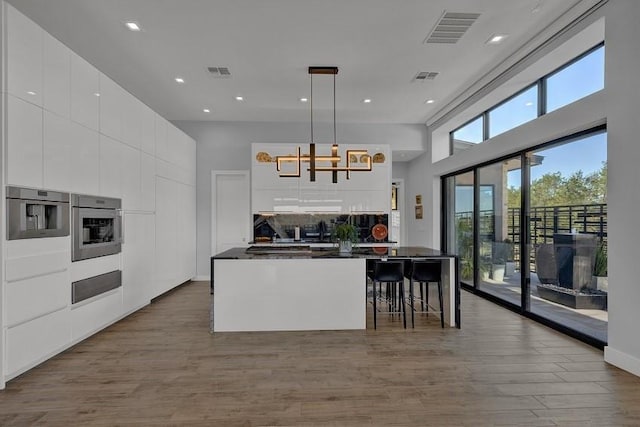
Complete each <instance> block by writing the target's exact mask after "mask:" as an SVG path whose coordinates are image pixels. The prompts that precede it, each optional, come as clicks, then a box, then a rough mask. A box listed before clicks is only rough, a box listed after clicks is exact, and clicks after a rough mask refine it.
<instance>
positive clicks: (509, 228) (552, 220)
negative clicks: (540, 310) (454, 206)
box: [455, 203, 607, 271]
mask: <svg viewBox="0 0 640 427" xmlns="http://www.w3.org/2000/svg"><path fill="white" fill-rule="evenodd" d="M455 218H456V222H457V223H458V224H460V221H463V222H471V220H472V218H473V212H457V213H456V215H455ZM495 225H496V211H494V210H482V211H480V213H479V233H480V238H481V241H490V242H493V241H496V238H497V239H498V241H504V239H509V240H510V241H511V242H512V243H513V244H514V260H515V261H516V262H519V260H520V208H508V209H507V218H506V235H497V233H496V229H495ZM529 232H530V236H531V245H532V247H536V246H537V245H541V244H545V243H553V235H554V234H557V233H573V232H576V233H584V234H593V235H595V236H597V239H598V241H599V242H600V243H601V244H602V245H603V246H604V247H605V248H606V246H607V204H606V203H600V204H589V205H570V206H536V207H532V208H531V209H530V212H529ZM500 234H502V233H500ZM530 253H531V255H530V263H531V267H532V269H535V267H534V266H535V251H533V250H532V251H530ZM534 271H535V270H534Z"/></svg>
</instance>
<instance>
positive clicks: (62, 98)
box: [42, 33, 71, 119]
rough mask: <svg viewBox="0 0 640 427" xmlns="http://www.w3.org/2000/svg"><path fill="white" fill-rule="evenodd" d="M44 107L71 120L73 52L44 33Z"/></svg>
mask: <svg viewBox="0 0 640 427" xmlns="http://www.w3.org/2000/svg"><path fill="white" fill-rule="evenodd" d="M43 43H44V53H43V63H44V65H43V70H44V71H43V90H42V105H43V107H44V108H45V109H46V110H48V111H51V112H53V113H55V114H57V115H59V116H62V117H64V118H67V119H68V118H69V109H70V104H71V101H70V98H69V92H70V90H71V89H70V88H71V51H70V50H69V48H68V47H66V46H65V45H63V44H62V43H60V42H59V41H58V40H56V39H55V38H54V37H53V36H51V35H49V34H48V33H44V42H43Z"/></svg>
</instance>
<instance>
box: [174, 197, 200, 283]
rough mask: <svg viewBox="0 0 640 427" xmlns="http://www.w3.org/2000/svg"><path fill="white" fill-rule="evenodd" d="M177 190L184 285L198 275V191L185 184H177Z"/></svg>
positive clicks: (178, 237)
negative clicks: (196, 232)
mask: <svg viewBox="0 0 640 427" xmlns="http://www.w3.org/2000/svg"><path fill="white" fill-rule="evenodd" d="M177 189H178V192H177V204H178V206H179V208H178V211H177V224H176V225H177V230H178V234H177V244H178V271H179V276H178V283H182V282H185V281H187V280H189V279H191V278H193V277H194V276H195V275H196V239H195V237H196V236H195V223H196V210H195V201H196V195H195V192H196V190H195V187H192V186H190V185H184V184H177Z"/></svg>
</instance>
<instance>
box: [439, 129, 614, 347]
mask: <svg viewBox="0 0 640 427" xmlns="http://www.w3.org/2000/svg"><path fill="white" fill-rule="evenodd" d="M606 151H607V142H606V131H605V129H604V127H601V128H597V129H594V130H592V131H589V132H583V133H580V134H577V135H573V136H571V137H568V138H564V139H562V140H558V141H555V142H553V143H549V144H545V145H543V146H541V147H540V148H537V149H534V150H530V151H523V152H520V153H517V154H515V155H513V156H511V157H506V158H502V159H499V160H496V161H495V162H491V163H486V164H482V165H479V166H478V167H476V168H473V169H472V170H467V171H465V172H464V173H459V174H455V175H451V176H448V177H445V178H444V194H445V199H444V202H445V225H444V226H445V232H446V241H445V245H446V249H447V250H449V251H452V252H454V253H456V254H457V255H458V256H459V257H460V269H461V271H460V277H461V281H462V283H463V285H466V286H467V288H468V289H471V290H473V291H474V292H476V293H478V294H480V295H484V296H487V297H489V298H491V299H498V300H500V301H501V302H502V303H504V304H505V305H507V306H509V307H511V308H513V309H517V310H519V311H522V312H524V313H527V314H528V315H531V317H536V318H539V319H540V320H542V321H548V322H550V323H551V324H555V325H558V327H559V328H562V329H564V330H571V331H572V333H574V335H575V336H579V337H586V338H585V339H587V340H594V341H595V342H600V343H606V342H607V319H608V312H607V288H608V283H607V279H606V275H607V193H606V189H607V157H606Z"/></svg>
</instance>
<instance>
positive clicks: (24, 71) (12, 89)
mask: <svg viewBox="0 0 640 427" xmlns="http://www.w3.org/2000/svg"><path fill="white" fill-rule="evenodd" d="M6 22H7V91H8V92H9V93H10V94H12V95H14V96H17V97H18V98H21V99H23V100H25V101H28V102H31V103H32V104H35V105H38V106H42V38H43V34H44V31H42V29H41V28H40V27H39V26H38V25H36V24H35V23H34V22H33V21H31V20H30V19H29V18H27V17H26V16H24V15H23V14H22V13H20V12H18V11H17V10H16V9H14V8H13V7H12V6H10V5H7V21H6Z"/></svg>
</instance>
